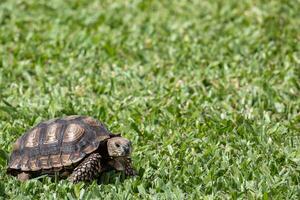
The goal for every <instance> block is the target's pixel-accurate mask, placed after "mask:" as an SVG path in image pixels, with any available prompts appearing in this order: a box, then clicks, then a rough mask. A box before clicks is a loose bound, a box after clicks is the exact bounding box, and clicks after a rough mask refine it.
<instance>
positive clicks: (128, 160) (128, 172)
mask: <svg viewBox="0 0 300 200" xmlns="http://www.w3.org/2000/svg"><path fill="white" fill-rule="evenodd" d="M124 164H125V175H126V176H136V175H137V173H136V171H135V170H134V169H133V167H132V161H131V158H125V163H124Z"/></svg>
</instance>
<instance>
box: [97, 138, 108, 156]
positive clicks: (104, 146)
mask: <svg viewBox="0 0 300 200" xmlns="http://www.w3.org/2000/svg"><path fill="white" fill-rule="evenodd" d="M98 153H99V154H100V155H101V156H102V157H103V158H108V157H109V155H108V150H107V140H105V141H102V142H100V144H99V148H98Z"/></svg>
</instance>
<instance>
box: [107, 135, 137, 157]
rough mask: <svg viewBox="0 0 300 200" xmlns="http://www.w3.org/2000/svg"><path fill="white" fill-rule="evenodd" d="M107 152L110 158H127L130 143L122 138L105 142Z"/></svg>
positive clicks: (114, 138)
mask: <svg viewBox="0 0 300 200" xmlns="http://www.w3.org/2000/svg"><path fill="white" fill-rule="evenodd" d="M107 151H108V155H109V156H110V157H129V156H130V154H131V152H132V146H131V142H130V141H129V140H128V139H126V138H123V137H113V138H110V139H108V140H107Z"/></svg>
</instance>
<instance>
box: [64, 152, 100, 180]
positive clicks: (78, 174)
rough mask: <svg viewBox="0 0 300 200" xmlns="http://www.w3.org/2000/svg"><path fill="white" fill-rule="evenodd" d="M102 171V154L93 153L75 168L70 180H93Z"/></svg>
mask: <svg viewBox="0 0 300 200" xmlns="http://www.w3.org/2000/svg"><path fill="white" fill-rule="evenodd" d="M100 172H101V155H100V154H99V153H93V154H91V155H89V156H88V157H87V158H85V159H84V161H83V162H82V163H81V164H79V165H78V166H77V167H76V168H75V169H74V171H73V173H72V174H71V175H70V176H69V178H68V180H69V181H71V182H72V183H78V182H80V181H91V180H93V179H95V177H96V176H97V175H99V173H100Z"/></svg>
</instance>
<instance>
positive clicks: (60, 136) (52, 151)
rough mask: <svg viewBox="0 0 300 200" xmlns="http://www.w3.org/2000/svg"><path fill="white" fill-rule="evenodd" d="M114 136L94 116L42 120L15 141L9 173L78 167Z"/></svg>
mask: <svg viewBox="0 0 300 200" xmlns="http://www.w3.org/2000/svg"><path fill="white" fill-rule="evenodd" d="M114 136H117V135H114V134H112V133H110V132H109V131H108V130H107V129H106V127H105V126H104V125H103V124H102V123H100V122H99V121H97V120H95V119H93V118H91V117H85V116H78V115H73V116H68V117H64V118H56V119H52V120H49V121H45V122H41V123H39V124H38V125H36V126H35V127H33V128H32V129H30V130H29V131H27V132H26V133H25V134H24V135H22V136H21V137H20V138H19V139H17V141H16V142H15V143H14V145H13V151H12V154H11V157H10V161H9V164H8V173H10V174H15V173H14V172H19V171H28V172H36V171H40V170H48V171H49V170H53V171H59V170H61V169H63V168H66V167H72V166H76V165H77V164H79V162H80V161H81V160H82V159H83V158H85V157H86V155H88V154H90V153H92V152H94V151H96V150H97V149H98V147H99V145H100V143H101V142H102V141H105V140H106V139H108V138H111V137H114Z"/></svg>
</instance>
